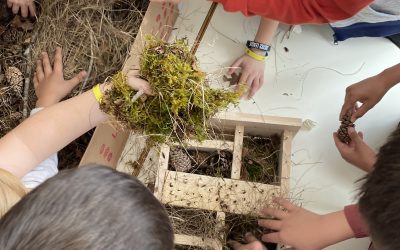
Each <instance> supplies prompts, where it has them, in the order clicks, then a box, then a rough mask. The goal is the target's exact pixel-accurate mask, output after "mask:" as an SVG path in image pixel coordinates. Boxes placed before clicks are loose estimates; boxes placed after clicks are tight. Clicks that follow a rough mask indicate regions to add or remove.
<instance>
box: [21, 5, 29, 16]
mask: <svg viewBox="0 0 400 250" xmlns="http://www.w3.org/2000/svg"><path fill="white" fill-rule="evenodd" d="M21 16H22V17H27V16H28V6H26V5H24V6H21Z"/></svg>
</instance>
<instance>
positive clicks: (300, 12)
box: [212, 0, 373, 24]
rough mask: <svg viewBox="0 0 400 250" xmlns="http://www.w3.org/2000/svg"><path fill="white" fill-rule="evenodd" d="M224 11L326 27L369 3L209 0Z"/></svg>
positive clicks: (363, 0) (349, 0)
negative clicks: (221, 5)
mask: <svg viewBox="0 0 400 250" xmlns="http://www.w3.org/2000/svg"><path fill="white" fill-rule="evenodd" d="M212 1H214V2H219V3H221V4H223V5H224V9H225V10H226V11H230V12H235V11H241V12H242V13H243V14H244V15H246V16H252V15H257V16H263V17H266V18H269V19H274V20H277V21H280V22H283V23H287V24H302V23H330V22H334V21H338V20H343V19H347V18H350V17H352V16H354V15H355V14H356V13H357V12H359V11H360V10H361V9H363V8H364V7H366V6H368V5H369V4H371V3H372V2H373V0H212Z"/></svg>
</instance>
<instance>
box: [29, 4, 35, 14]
mask: <svg viewBox="0 0 400 250" xmlns="http://www.w3.org/2000/svg"><path fill="white" fill-rule="evenodd" d="M28 9H29V13H30V14H31V17H34V16H36V7H35V3H34V2H32V3H31V4H30V5H28Z"/></svg>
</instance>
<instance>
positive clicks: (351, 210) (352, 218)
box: [344, 205, 375, 250]
mask: <svg viewBox="0 0 400 250" xmlns="http://www.w3.org/2000/svg"><path fill="white" fill-rule="evenodd" d="M344 214H345V216H346V219H347V222H348V223H349V225H350V227H351V230H353V233H354V237H356V238H364V237H368V236H369V232H368V228H367V225H366V224H365V222H364V220H363V218H362V217H361V214H360V210H359V209H358V205H350V206H346V207H345V208H344ZM369 250H375V247H374V245H373V244H371V245H370V247H369Z"/></svg>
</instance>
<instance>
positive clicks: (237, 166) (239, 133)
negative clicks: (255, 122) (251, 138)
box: [231, 126, 244, 180]
mask: <svg viewBox="0 0 400 250" xmlns="http://www.w3.org/2000/svg"><path fill="white" fill-rule="evenodd" d="M243 134H244V127H243V126H236V129H235V142H234V148H233V159H232V172H231V179H235V180H239V179H240V172H241V169H242V151H243Z"/></svg>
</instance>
